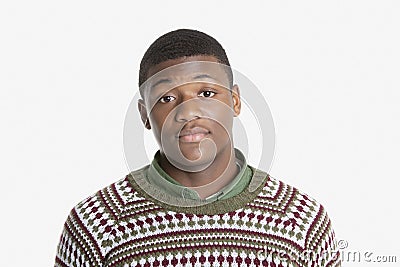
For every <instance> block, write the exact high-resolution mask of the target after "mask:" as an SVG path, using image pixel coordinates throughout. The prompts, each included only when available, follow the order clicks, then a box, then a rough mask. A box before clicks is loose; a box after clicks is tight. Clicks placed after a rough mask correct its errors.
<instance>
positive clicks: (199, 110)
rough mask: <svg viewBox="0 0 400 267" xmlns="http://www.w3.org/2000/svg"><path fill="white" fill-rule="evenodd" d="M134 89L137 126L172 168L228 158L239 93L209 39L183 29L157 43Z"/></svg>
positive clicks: (221, 51) (217, 46)
mask: <svg viewBox="0 0 400 267" xmlns="http://www.w3.org/2000/svg"><path fill="white" fill-rule="evenodd" d="M139 85H140V87H141V88H140V90H141V96H142V98H143V99H140V100H139V103H138V108H139V111H140V114H141V117H142V121H143V123H144V124H145V127H146V128H147V129H153V133H154V135H155V137H156V139H157V142H158V144H159V146H160V150H161V152H163V153H165V154H166V155H167V157H168V156H169V157H168V159H169V160H170V161H171V162H172V163H173V164H174V165H175V166H177V167H180V168H186V167H190V168H191V170H194V169H192V167H193V166H196V167H197V168H195V170H199V169H200V168H201V169H203V168H204V167H205V166H209V165H210V164H211V163H212V162H213V160H214V158H215V157H217V156H219V155H221V154H222V153H225V155H226V153H228V152H229V153H231V152H232V146H233V140H232V126H233V117H234V116H237V115H239V113H240V96H239V88H238V86H237V85H234V86H233V75H232V70H231V68H230V64H229V61H228V58H227V56H226V53H225V51H224V49H223V48H222V46H221V45H220V44H219V43H218V42H217V41H216V40H215V39H214V38H212V37H211V36H209V35H207V34H205V33H202V32H199V31H195V30H187V29H182V30H176V31H172V32H169V33H167V34H165V35H163V36H161V37H159V38H158V39H157V40H156V41H155V42H154V43H153V44H152V45H151V46H150V47H149V49H148V50H147V51H146V53H145V55H144V56H143V59H142V61H141V64H140V73H139Z"/></svg>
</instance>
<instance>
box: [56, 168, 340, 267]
mask: <svg viewBox="0 0 400 267" xmlns="http://www.w3.org/2000/svg"><path fill="white" fill-rule="evenodd" d="M148 167H149V165H147V166H145V167H143V168H141V169H139V170H136V171H134V172H131V173H130V174H128V175H127V176H126V177H124V178H123V179H121V180H119V181H117V182H115V183H113V184H111V185H110V186H108V187H106V188H104V189H102V190H100V191H98V192H97V193H96V194H94V195H92V196H90V197H88V198H87V199H85V200H83V201H82V202H80V203H79V204H78V205H76V206H75V207H74V208H73V209H72V210H71V213H70V214H69V216H68V218H67V221H66V223H65V225H64V229H63V232H62V234H61V237H60V241H59V245H58V247H57V255H56V259H55V266H60V267H64V266H87V267H89V266H90V267H96V266H104V267H109V266H275V267H283V266H301V267H303V266H340V257H339V252H337V251H336V243H335V238H334V232H333V229H332V226H331V221H330V219H329V217H328V215H327V213H326V211H325V210H324V208H323V206H322V205H320V204H318V203H317V202H316V201H315V200H314V199H312V198H311V197H309V196H307V195H306V194H304V193H302V192H300V191H299V190H297V189H296V188H294V187H291V186H289V185H287V184H284V183H283V182H281V181H279V180H277V179H275V178H273V177H272V176H270V175H269V174H267V173H265V172H263V171H261V170H259V169H256V168H254V167H251V166H250V165H249V167H251V169H252V172H253V177H252V180H251V182H250V184H249V185H248V187H247V188H246V189H245V190H244V191H243V192H241V193H239V194H238V195H236V196H233V197H231V198H228V199H223V200H218V201H215V202H211V203H206V202H202V201H201V200H189V199H182V198H181V199H178V198H174V197H171V196H170V195H166V194H165V192H163V191H162V190H159V189H157V188H155V187H154V186H153V185H151V184H149V183H148V182H147V180H146V179H145V172H146V170H147V168H148Z"/></svg>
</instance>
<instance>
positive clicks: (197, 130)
mask: <svg viewBox="0 0 400 267" xmlns="http://www.w3.org/2000/svg"><path fill="white" fill-rule="evenodd" d="M209 134H210V131H208V130H207V129H204V128H202V127H194V128H192V129H190V130H182V131H181V132H180V133H179V135H178V139H179V141H180V142H184V143H196V142H200V141H201V140H202V139H204V138H205V137H207V136H208V135H209Z"/></svg>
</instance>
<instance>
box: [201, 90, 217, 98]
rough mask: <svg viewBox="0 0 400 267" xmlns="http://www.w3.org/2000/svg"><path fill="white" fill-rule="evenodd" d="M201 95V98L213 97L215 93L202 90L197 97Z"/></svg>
mask: <svg viewBox="0 0 400 267" xmlns="http://www.w3.org/2000/svg"><path fill="white" fill-rule="evenodd" d="M201 94H203V97H213V96H214V95H215V94H216V93H215V92H213V91H210V90H204V91H203V92H201V93H200V94H199V96H201Z"/></svg>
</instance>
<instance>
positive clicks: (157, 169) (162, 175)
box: [146, 148, 250, 202]
mask: <svg viewBox="0 0 400 267" xmlns="http://www.w3.org/2000/svg"><path fill="white" fill-rule="evenodd" d="M234 152H235V163H236V166H238V169H239V170H238V171H237V173H236V175H235V176H234V177H233V179H232V180H231V181H230V182H229V183H228V184H227V185H225V186H224V187H222V188H221V189H220V190H218V192H215V193H214V194H211V195H209V196H208V197H206V198H205V199H204V200H205V201H210V202H211V201H215V200H218V199H221V198H222V199H223V198H225V196H228V195H229V193H230V192H231V191H232V190H233V189H234V188H235V186H236V185H238V184H239V182H241V180H242V179H244V178H247V177H244V175H250V174H249V170H247V162H246V158H245V156H244V155H243V153H242V152H241V151H240V150H239V149H237V148H234ZM160 157H161V152H160V150H158V151H157V152H156V153H155V154H154V158H153V160H152V162H151V164H150V166H149V168H148V169H147V172H146V178H147V181H148V182H149V183H150V184H153V185H155V186H158V187H159V188H161V189H163V190H164V191H166V192H168V193H170V194H171V195H172V196H175V197H182V198H185V199H193V200H200V199H201V198H200V196H199V194H198V192H197V191H196V190H194V189H191V188H190V187H186V186H184V185H182V184H181V183H179V182H178V181H176V180H175V179H173V178H172V177H171V176H170V175H169V174H168V173H167V172H166V171H165V170H164V169H162V168H161V166H160V165H159V160H160Z"/></svg>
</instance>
